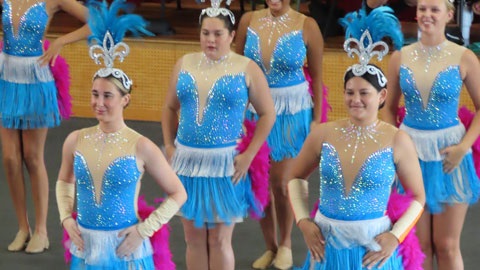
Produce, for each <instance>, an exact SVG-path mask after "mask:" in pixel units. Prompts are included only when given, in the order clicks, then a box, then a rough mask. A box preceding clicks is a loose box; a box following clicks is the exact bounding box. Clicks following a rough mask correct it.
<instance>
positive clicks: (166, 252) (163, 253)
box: [62, 196, 175, 270]
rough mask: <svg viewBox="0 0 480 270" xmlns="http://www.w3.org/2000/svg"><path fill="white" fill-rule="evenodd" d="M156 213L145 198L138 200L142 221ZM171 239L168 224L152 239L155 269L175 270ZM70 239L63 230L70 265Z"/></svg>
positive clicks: (65, 253)
mask: <svg viewBox="0 0 480 270" xmlns="http://www.w3.org/2000/svg"><path fill="white" fill-rule="evenodd" d="M161 201H162V199H156V200H155V203H159V202H161ZM153 211H155V207H153V206H151V205H148V203H147V202H146V201H145V198H144V196H140V197H139V198H138V215H139V216H140V218H141V219H142V220H145V219H146V218H147V217H148V216H149V215H150V213H152V212H153ZM72 217H73V218H74V219H76V218H77V214H76V213H73V214H72ZM169 238H170V226H169V225H168V224H166V225H164V226H162V228H160V230H158V231H157V232H155V233H154V234H153V235H152V237H150V243H151V244H152V248H153V262H154V264H155V269H162V270H175V263H174V262H173V260H172V257H173V256H172V252H171V251H170V246H169ZM70 244H71V242H70V237H69V235H68V233H67V231H66V230H65V229H64V230H63V238H62V245H63V248H64V249H65V252H64V258H65V262H66V263H69V262H71V261H72V254H71V253H70Z"/></svg>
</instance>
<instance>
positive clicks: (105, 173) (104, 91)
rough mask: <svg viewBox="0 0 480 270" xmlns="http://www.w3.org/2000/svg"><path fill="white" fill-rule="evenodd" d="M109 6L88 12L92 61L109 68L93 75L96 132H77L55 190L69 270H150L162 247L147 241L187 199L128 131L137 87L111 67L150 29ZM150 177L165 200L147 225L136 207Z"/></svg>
mask: <svg viewBox="0 0 480 270" xmlns="http://www.w3.org/2000/svg"><path fill="white" fill-rule="evenodd" d="M106 5H107V4H106V2H91V3H90V4H89V11H90V13H89V15H90V16H89V26H90V28H91V29H92V36H91V37H90V40H91V41H92V43H93V44H91V45H90V56H91V57H92V59H94V60H98V59H99V58H101V59H103V60H104V64H105V67H104V68H101V69H99V70H98V71H97V72H96V73H95V75H94V80H93V86H92V90H91V99H90V102H91V107H92V109H93V111H94V113H95V117H96V118H97V120H98V125H96V126H93V127H89V128H83V129H81V130H76V131H74V132H72V133H70V134H69V135H68V137H67V138H66V140H65V142H64V145H63V150H62V164H61V167H60V172H59V174H58V181H57V186H56V196H57V204H58V209H59V213H60V221H61V223H62V226H63V227H64V229H65V230H66V231H67V233H68V236H69V239H70V240H71V241H69V244H68V245H69V252H70V253H71V254H72V260H71V265H70V267H71V269H87V268H88V269H119V270H127V269H128V270H130V269H143V270H153V269H155V265H154V260H153V253H154V250H153V247H158V246H159V245H155V244H153V245H152V243H151V242H150V239H149V237H151V236H152V235H153V234H154V233H155V232H156V231H158V230H160V229H161V228H164V225H165V224H166V223H167V222H168V221H169V220H170V218H171V217H172V216H174V215H175V213H176V212H177V211H178V209H179V207H180V206H181V205H182V204H183V203H184V202H185V200H186V194H185V189H184V188H183V186H182V184H181V183H180V180H179V179H178V177H177V176H176V175H175V173H174V172H173V170H172V168H171V167H170V166H169V164H168V162H167V160H166V159H165V157H164V156H163V154H162V152H161V151H160V149H159V148H158V146H156V145H155V144H154V143H153V142H152V141H150V140H149V139H147V138H146V137H144V136H142V135H140V134H138V133H137V132H135V131H134V130H132V129H130V128H129V127H127V126H126V124H125V122H124V118H123V111H124V109H125V107H126V106H127V105H128V103H129V101H130V92H131V90H132V88H131V86H132V80H131V79H130V78H129V76H127V74H126V73H125V72H123V70H121V69H118V68H114V67H113V65H114V61H115V59H116V57H119V58H120V59H121V60H123V58H124V57H126V56H127V55H128V52H129V47H128V45H127V44H126V43H124V42H122V39H123V36H124V34H125V32H126V31H131V32H133V33H145V34H148V31H146V30H145V25H146V22H145V21H144V20H143V18H142V17H140V16H138V15H132V14H124V15H121V17H120V16H119V17H117V15H118V14H117V13H118V12H124V11H125V10H126V8H127V6H125V4H124V2H123V1H122V0H116V1H114V2H113V3H112V4H111V6H110V7H108V6H106ZM110 31H111V32H110ZM102 41H103V42H102ZM106 41H109V42H106ZM99 44H103V46H100V45H99ZM95 62H96V63H97V64H100V61H95ZM145 172H146V173H148V174H149V175H150V176H151V177H152V178H153V179H154V180H155V181H156V182H157V184H158V185H159V186H160V187H161V188H162V189H163V190H164V191H165V193H166V194H167V198H166V199H165V200H164V202H163V203H162V204H161V205H160V206H159V207H158V208H157V209H156V210H155V211H153V212H152V213H151V214H150V215H148V217H147V218H146V219H144V220H142V219H140V218H139V214H138V213H137V207H136V205H137V199H138V193H139V191H140V186H141V181H140V180H141V178H142V176H143V174H144V173H145ZM119 194H121V196H119ZM74 205H76V207H77V213H78V218H77V220H75V219H74V218H73V217H72V214H73V208H74ZM152 246H153V247H152ZM99 252H100V253H99Z"/></svg>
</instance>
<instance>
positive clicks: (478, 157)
mask: <svg viewBox="0 0 480 270" xmlns="http://www.w3.org/2000/svg"><path fill="white" fill-rule="evenodd" d="M458 116H459V118H460V121H462V123H463V125H464V126H465V128H466V129H467V130H468V128H470V125H471V124H472V120H473V117H474V116H475V114H474V113H473V112H471V111H470V110H469V109H468V108H467V107H465V106H463V107H461V108H460V109H459V110H458ZM472 156H473V164H474V166H475V171H476V172H477V176H478V177H479V178H480V137H478V138H477V139H476V140H475V142H474V143H473V145H472Z"/></svg>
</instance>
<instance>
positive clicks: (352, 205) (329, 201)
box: [319, 142, 395, 220]
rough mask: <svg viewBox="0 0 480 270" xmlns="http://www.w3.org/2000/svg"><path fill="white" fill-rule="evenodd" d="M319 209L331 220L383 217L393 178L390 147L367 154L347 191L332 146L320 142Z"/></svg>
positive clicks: (340, 165) (336, 155) (393, 168)
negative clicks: (321, 144)
mask: <svg viewBox="0 0 480 270" xmlns="http://www.w3.org/2000/svg"><path fill="white" fill-rule="evenodd" d="M319 171H320V205H319V210H320V212H321V213H322V214H323V215H325V216H327V217H329V218H333V219H339V220H363V219H371V218H378V217H382V216H384V214H385V211H386V208H387V202H388V198H389V196H390V189H391V186H392V183H393V180H394V177H395V164H394V161H393V150H392V148H391V147H387V148H382V149H380V150H378V151H376V152H374V153H372V154H371V155H369V156H368V157H367V158H366V159H365V161H364V163H363V164H362V166H361V167H360V169H359V171H358V172H357V174H356V177H355V179H354V181H353V184H352V187H351V188H350V191H349V192H348V194H347V190H346V186H345V180H344V174H343V172H342V164H341V162H340V159H339V155H338V153H337V150H336V149H335V147H334V146H333V145H331V144H329V143H326V142H325V143H323V146H322V152H321V154H320V164H319Z"/></svg>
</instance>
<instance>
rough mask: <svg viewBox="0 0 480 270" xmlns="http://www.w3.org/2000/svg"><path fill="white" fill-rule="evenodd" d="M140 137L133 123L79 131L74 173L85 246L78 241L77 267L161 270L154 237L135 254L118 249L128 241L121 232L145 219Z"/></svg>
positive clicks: (72, 249)
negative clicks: (119, 252) (154, 251)
mask: <svg viewBox="0 0 480 270" xmlns="http://www.w3.org/2000/svg"><path fill="white" fill-rule="evenodd" d="M140 137H141V135H140V134H138V133H137V132H135V131H134V130H132V129H130V128H128V127H124V128H122V129H121V130H119V131H117V132H115V133H104V132H103V131H102V130H101V129H100V127H99V126H95V127H91V128H86V129H82V130H80V131H79V134H78V139H77V146H76V149H75V155H74V174H75V180H76V200H77V201H76V202H77V203H76V205H77V212H78V216H77V222H78V225H79V228H80V231H81V236H82V239H83V241H84V250H83V251H79V250H78V249H77V247H76V246H75V244H74V243H72V245H71V247H70V252H71V253H72V263H71V269H75V270H76V269H91V270H100V269H120V270H122V269H123V270H133V269H138V270H153V269H155V267H154V264H153V257H152V246H151V244H150V240H149V239H148V238H147V239H145V240H144V241H143V242H142V244H141V245H140V247H138V248H137V250H136V251H135V252H133V254H132V255H131V256H129V257H125V258H119V257H118V256H117V255H116V253H115V252H116V250H117V248H118V246H119V245H120V244H121V243H122V241H123V237H118V234H119V232H120V231H122V230H124V229H126V228H128V227H130V226H132V225H135V224H137V223H138V222H139V220H140V219H139V217H138V215H137V198H138V190H139V187H140V179H141V177H142V175H143V169H140V168H139V167H138V165H137V158H136V155H135V153H136V145H137V142H138V139H139V138H140Z"/></svg>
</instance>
